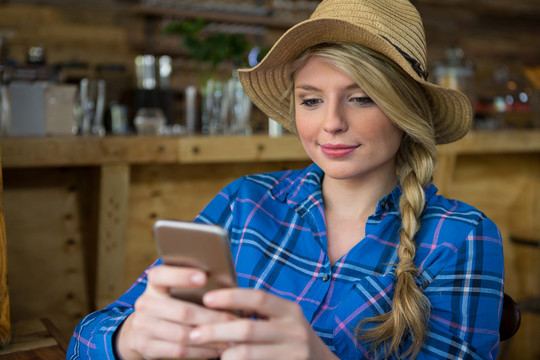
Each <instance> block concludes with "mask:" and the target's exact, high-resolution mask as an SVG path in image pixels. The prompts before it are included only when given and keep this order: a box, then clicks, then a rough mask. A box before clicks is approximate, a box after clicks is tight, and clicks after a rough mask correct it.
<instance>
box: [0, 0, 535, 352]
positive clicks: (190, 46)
mask: <svg viewBox="0 0 540 360" xmlns="http://www.w3.org/2000/svg"><path fill="white" fill-rule="evenodd" d="M412 2H413V4H414V5H415V6H417V8H418V10H419V12H420V14H421V15H422V17H423V19H424V27H425V31H426V37H427V43H428V62H429V70H430V78H429V80H430V81H431V82H436V83H439V84H442V85H445V86H448V87H453V88H457V89H460V90H462V91H463V92H464V93H466V94H467V95H468V96H469V98H470V100H471V102H472V103H473V108H474V123H473V126H472V129H471V131H470V132H469V134H467V135H466V137H465V138H463V139H462V140H460V141H458V142H456V143H452V144H448V145H440V146H439V147H438V167H437V170H436V173H435V177H434V183H435V185H436V186H437V187H438V189H439V192H440V193H441V194H443V195H445V196H447V197H449V198H457V199H460V200H462V201H465V202H467V203H469V204H472V205H473V206H475V207H477V208H479V209H481V210H482V211H483V212H485V213H486V214H487V216H489V217H490V218H491V219H493V220H494V222H495V223H496V224H497V225H498V226H499V228H500V230H501V234H502V238H503V242H504V256H505V272H506V275H505V276H506V278H505V292H506V293H507V294H509V295H510V296H511V297H512V298H513V299H514V300H515V302H516V303H517V304H518V306H519V308H520V311H521V326H520V328H519V330H518V331H517V333H516V334H515V335H514V336H513V337H512V338H511V339H509V340H506V341H504V342H502V343H501V350H500V353H499V359H503V358H506V359H530V360H538V359H540V342H539V341H538V333H540V312H539V307H540V306H539V303H540V235H539V234H540V2H538V0H513V1H507V0H413V1H412ZM318 3H319V1H313V0H198V1H192V0H93V1H71V0H0V66H1V67H0V75H1V76H0V125H1V128H0V130H1V138H0V151H1V152H0V154H1V157H0V159H1V165H2V168H1V170H2V172H1V177H0V180H1V181H0V184H1V185H2V189H3V192H2V193H1V194H2V197H3V201H0V205H1V206H0V210H1V211H2V213H3V214H2V215H3V219H4V220H2V221H1V222H0V224H1V225H2V232H1V233H0V235H1V246H0V255H1V257H0V281H1V284H0V290H1V292H0V312H1V314H0V340H1V342H2V344H3V345H0V357H2V356H9V355H7V354H8V353H14V352H15V353H16V352H17V351H23V350H25V351H28V350H33V349H42V348H53V347H55V348H58V349H59V350H58V351H60V352H57V353H55V354H58V353H61V351H62V349H64V350H65V346H66V343H67V341H69V339H70V337H71V334H72V332H73V329H74V327H75V325H76V324H77V323H78V322H79V321H80V320H81V319H82V317H83V316H84V315H85V314H88V313H89V312H91V311H92V310H95V309H97V308H102V307H104V306H106V305H107V304H109V303H110V302H111V301H113V300H115V299H116V298H117V297H118V296H119V295H121V294H122V293H123V291H125V290H126V289H127V288H128V287H129V286H130V285H131V284H132V282H133V281H134V280H135V279H136V278H137V277H138V276H139V275H140V273H141V272H142V271H143V270H144V269H145V268H146V267H147V266H148V265H150V264H151V263H152V262H153V261H154V260H155V258H156V257H157V250H156V246H155V242H154V239H153V235H152V226H153V224H154V222H155V221H156V220H158V219H161V218H169V219H179V220H191V219H192V218H193V217H194V216H195V215H196V214H197V213H198V212H199V211H200V210H201V209H202V208H203V206H204V205H205V204H206V203H207V202H208V201H209V200H210V199H212V198H213V196H214V195H215V194H216V193H217V192H218V191H219V190H220V189H221V188H222V187H223V186H225V185H226V184H227V183H229V182H230V181H232V180H233V179H236V178H238V177H240V176H242V175H245V174H248V173H259V172H267V171H275V170H281V169H289V168H299V167H303V166H305V165H306V164H308V163H309V159H308V157H307V155H306V154H305V153H304V151H303V149H302V147H301V145H300V143H299V141H298V139H297V138H296V137H295V136H294V135H292V134H289V133H288V132H287V131H286V130H284V129H282V128H281V127H280V126H279V125H278V124H277V123H275V122H273V120H271V119H268V118H267V117H265V115H264V114H263V113H262V112H261V111H260V110H258V109H257V108H256V107H255V106H253V105H252V104H251V103H250V101H249V99H248V98H247V97H246V95H245V93H244V92H243V90H242V88H241V85H239V82H238V79H237V78H236V76H235V69H237V68H239V67H249V66H253V65H255V64H257V62H258V61H259V60H260V59H261V58H262V57H263V56H264V54H265V52H266V51H267V50H268V48H269V46H271V45H272V43H273V42H274V41H275V40H277V38H278V37H279V36H280V35H281V34H283V33H284V32H285V30H286V29H288V28H289V27H291V26H292V25H293V24H295V23H297V22H299V21H301V20H304V19H306V18H308V17H309V14H310V13H311V12H312V11H313V10H314V8H315V6H316V5H317V4H318ZM51 354H52V353H51ZM36 356H38V355H36ZM39 356H44V357H43V358H46V356H45V355H39ZM51 356H55V355H51ZM37 358H40V357H37ZM50 358H55V357H50ZM59 358H60V357H59Z"/></svg>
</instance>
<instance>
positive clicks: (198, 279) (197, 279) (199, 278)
mask: <svg viewBox="0 0 540 360" xmlns="http://www.w3.org/2000/svg"><path fill="white" fill-rule="evenodd" d="M191 282H192V283H194V284H197V285H200V284H202V283H204V275H203V274H201V273H199V272H197V273H194V274H193V275H191Z"/></svg>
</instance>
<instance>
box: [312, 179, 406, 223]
mask: <svg viewBox="0 0 540 360" xmlns="http://www.w3.org/2000/svg"><path fill="white" fill-rule="evenodd" d="M397 184H398V180H397V176H387V177H384V178H382V179H376V181H369V182H363V181H358V180H350V179H348V180H340V179H332V178H326V177H325V178H324V179H323V183H322V192H323V199H324V206H325V209H326V210H327V211H328V210H330V211H332V212H334V213H340V214H344V216H345V214H348V215H347V217H356V218H367V217H368V216H370V215H372V214H374V213H375V209H376V208H377V203H378V202H379V200H380V199H382V198H383V197H384V196H386V195H387V194H389V193H390V192H391V191H392V190H393V189H394V188H395V187H396V185H397Z"/></svg>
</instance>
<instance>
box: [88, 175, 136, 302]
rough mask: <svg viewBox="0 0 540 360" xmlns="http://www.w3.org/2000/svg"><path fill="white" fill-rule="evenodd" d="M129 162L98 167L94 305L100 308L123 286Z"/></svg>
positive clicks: (118, 292)
mask: <svg viewBox="0 0 540 360" xmlns="http://www.w3.org/2000/svg"><path fill="white" fill-rule="evenodd" d="M129 174H130V172H129V165H126V164H117V165H104V166H102V167H101V177H100V190H99V202H100V207H99V215H98V217H99V218H98V222H99V223H98V239H97V241H98V244H97V245H98V246H97V248H98V249H97V270H96V271H97V277H96V300H95V303H96V306H97V307H98V308H103V307H105V306H107V305H108V304H110V303H111V302H113V301H114V300H116V299H117V298H118V297H119V296H120V295H121V294H122V293H123V291H124V290H125V289H124V288H123V281H124V255H125V252H124V247H125V246H124V244H125V236H126V222H127V221H126V219H127V211H128V198H129V178H130V176H129Z"/></svg>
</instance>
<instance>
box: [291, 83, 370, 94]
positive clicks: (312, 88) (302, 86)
mask: <svg viewBox="0 0 540 360" xmlns="http://www.w3.org/2000/svg"><path fill="white" fill-rule="evenodd" d="M294 88H295V89H301V90H310V91H318V92H322V89H319V88H318V87H316V86H313V85H309V84H300V85H297V86H295V87H294ZM353 89H360V86H358V85H356V84H354V83H353V84H351V85H349V86H347V87H346V88H345V90H353Z"/></svg>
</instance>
